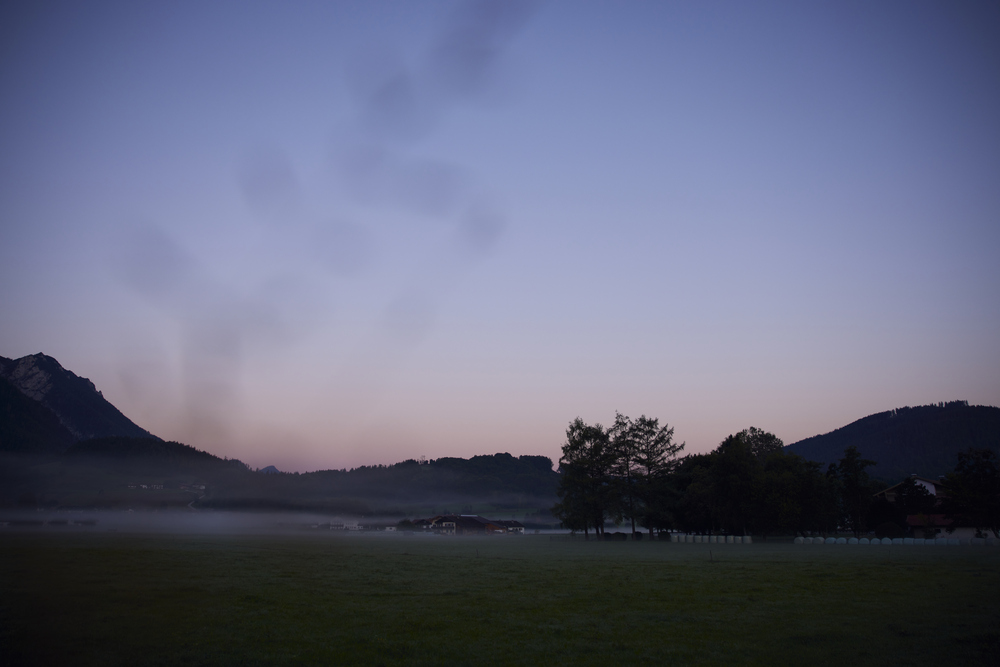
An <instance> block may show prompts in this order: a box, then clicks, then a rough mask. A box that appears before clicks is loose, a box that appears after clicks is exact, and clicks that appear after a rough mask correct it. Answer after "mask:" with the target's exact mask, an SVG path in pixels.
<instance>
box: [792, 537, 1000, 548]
mask: <svg viewBox="0 0 1000 667" xmlns="http://www.w3.org/2000/svg"><path fill="white" fill-rule="evenodd" d="M795 543H796V544H907V545H910V544H916V545H926V544H935V545H938V546H962V545H972V546H991V547H995V546H1000V540H998V539H997V538H995V537H988V538H982V537H973V538H969V539H962V538H958V537H935V538H927V539H924V538H922V537H893V538H889V537H883V538H882V539H879V538H877V537H873V538H871V539H870V540H869V539H868V538H867V537H862V538H860V539H859V538H857V537H850V538H847V537H796V538H795Z"/></svg>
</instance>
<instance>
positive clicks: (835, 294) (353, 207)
mask: <svg viewBox="0 0 1000 667" xmlns="http://www.w3.org/2000/svg"><path fill="white" fill-rule="evenodd" d="M0 12H2V13H0V313H2V315H0V341H2V343H3V344H2V348H3V349H0V354H3V355H4V356H8V357H12V356H13V357H17V356H21V355H24V354H30V353H34V352H38V351H44V352H45V353H47V354H51V355H53V356H55V357H56V358H57V359H59V360H60V361H61V362H63V364H64V365H66V366H67V367H69V368H71V369H72V370H74V371H75V372H77V373H78V374H81V375H85V376H88V377H90V378H91V379H93V380H94V381H95V382H96V383H97V384H98V386H99V387H100V388H101V389H103V390H104V393H105V396H107V397H108V398H109V399H111V400H112V402H114V403H115V404H116V405H117V406H119V407H120V408H121V409H122V410H123V411H124V412H125V413H126V414H127V415H129V416H130V417H132V418H133V419H134V420H135V421H137V422H139V423H140V424H141V425H143V426H144V427H146V428H149V429H150V430H151V431H153V432H155V433H157V434H158V435H161V436H162V437H167V438H171V439H177V440H182V441H184V442H188V443H190V444H193V445H196V446H199V447H201V448H205V449H208V450H210V451H213V452H215V453H217V454H220V455H222V454H225V455H229V456H236V457H239V458H241V459H243V460H245V461H247V462H249V463H251V464H253V465H260V466H262V465H267V464H271V463H274V464H277V465H278V466H279V467H283V468H291V469H302V470H304V469H315V468H325V467H342V466H352V465H357V464H361V463H388V462H392V461H396V460H399V459H402V458H407V457H416V456H419V455H421V454H423V455H427V456H429V457H437V456H443V455H459V456H470V455H473V454H479V453H492V452H494V451H510V452H511V453H514V454H522V453H544V454H546V455H549V456H553V457H554V458H555V457H557V456H558V451H559V445H560V442H561V440H562V437H563V432H564V430H565V426H566V424H567V423H568V422H569V421H570V420H571V419H573V418H574V417H576V416H577V415H579V416H581V417H583V418H584V419H585V420H587V421H603V422H610V421H612V420H613V417H614V411H615V410H620V411H621V412H623V413H626V414H629V415H632V416H638V415H639V414H641V413H645V414H648V415H651V416H657V417H659V418H660V419H661V420H664V421H667V422H669V423H670V424H671V425H673V426H675V427H676V436H677V438H678V439H680V440H686V441H687V442H688V448H689V450H691V451H707V450H708V449H711V448H712V447H714V446H715V445H716V444H717V443H718V442H719V441H720V440H721V439H722V438H724V437H725V436H726V435H728V434H729V433H732V432H735V431H738V430H741V429H743V428H746V427H748V426H751V425H755V426H759V427H761V428H765V429H767V430H770V431H773V432H775V433H776V434H778V435H779V436H780V437H782V438H784V439H785V441H786V442H792V441H794V440H797V439H800V438H803V437H807V436H810V435H814V434H816V433H821V432H826V431H829V430H831V429H833V428H837V427H839V426H842V425H844V424H845V423H847V422H849V421H852V420H853V419H856V418H859V417H862V416H865V415H867V414H870V413H873V412H878V411H881V410H886V409H890V408H893V407H897V406H902V405H915V404H923V403H930V402H937V401H942V400H954V399H965V400H969V401H970V402H971V403H983V404H991V405H997V404H1000V352H998V347H997V341H1000V298H998V297H1000V289H998V287H1000V261H998V259H997V258H998V257H1000V122H998V120H997V119H1000V9H998V7H997V5H996V4H995V3H919V2H881V3H845V2H837V3H793V2H788V3H745V2H720V3H711V2H705V3H703V2H699V3H681V2H677V3H670V2H655V3H654V2H650V3H641V2H635V3H612V2H607V3H597V2H586V3H585V2H573V3H569V2H562V3H560V2H555V3H542V4H532V3H525V4H522V3H515V2H504V3H500V4H492V3H486V4H479V3H464V4H457V3H446V2H438V3H409V2H400V3H378V4H373V3H363V2H355V3H305V2H299V3H270V4H266V3H257V4H250V3H204V2H191V3H183V2H181V3H136V2H123V3H101V2H94V3H85V4H84V3H71V2H65V3H37V2H32V3H17V2H15V3H6V4H5V5H4V6H3V8H2V9H0Z"/></svg>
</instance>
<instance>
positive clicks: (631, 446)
mask: <svg viewBox="0 0 1000 667" xmlns="http://www.w3.org/2000/svg"><path fill="white" fill-rule="evenodd" d="M608 437H609V438H610V442H611V451H612V460H613V463H612V473H613V475H614V484H615V489H616V493H615V500H616V501H617V502H616V503H615V504H614V512H615V515H616V519H619V520H620V517H622V516H625V517H627V518H628V520H629V521H630V522H631V524H632V537H633V539H634V538H635V520H636V516H637V514H638V513H639V507H638V504H639V502H640V499H639V493H638V488H637V479H638V476H639V463H638V454H639V452H638V443H637V442H636V441H635V426H634V425H633V423H632V420H631V419H629V418H628V417H626V416H625V415H623V414H622V413H620V412H615V423H614V424H613V425H612V426H611V428H610V429H609V430H608Z"/></svg>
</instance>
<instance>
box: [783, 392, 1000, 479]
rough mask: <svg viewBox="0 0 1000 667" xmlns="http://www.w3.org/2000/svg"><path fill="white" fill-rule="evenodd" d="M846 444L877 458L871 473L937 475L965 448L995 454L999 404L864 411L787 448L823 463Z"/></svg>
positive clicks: (999, 433) (998, 445)
mask: <svg viewBox="0 0 1000 667" xmlns="http://www.w3.org/2000/svg"><path fill="white" fill-rule="evenodd" d="M851 445H853V446H855V447H857V448H858V451H860V452H861V454H862V456H864V458H867V459H871V460H873V461H876V462H877V465H876V466H874V467H873V468H870V469H869V471H870V474H871V475H872V476H873V477H878V478H880V479H883V480H885V481H887V482H896V481H899V480H900V479H903V478H904V477H907V476H909V475H911V474H913V473H916V474H918V475H921V476H924V477H932V478H933V477H938V476H940V475H945V474H947V473H949V472H951V471H952V470H953V469H954V468H955V463H956V454H958V452H960V451H962V450H964V449H967V448H969V447H977V448H987V449H992V450H993V451H995V452H997V453H998V454H1000V408H996V407H992V406H985V405H971V406H970V405H969V404H968V403H967V402H966V401H951V402H949V403H938V404H937V405H922V406H919V407H912V408H911V407H904V408H897V409H895V410H889V411H887V412H880V413H878V414H874V415H869V416H868V417H865V418H864V419H859V420H858V421H856V422H852V423H850V424H848V425H847V426H844V427H842V428H838V429H837V430H836V431H831V432H830V433H826V434H824V435H816V436H813V437H811V438H806V439H805V440H800V441H799V442H795V443H792V444H790V445H788V446H787V447H786V450H787V451H790V452H793V453H795V454H798V455H800V456H802V457H804V458H807V459H810V460H812V461H819V462H820V463H822V464H823V465H824V466H826V465H827V464H829V463H833V462H836V461H837V460H839V459H840V458H841V457H842V456H843V455H844V450H845V449H846V448H847V447H850V446H851Z"/></svg>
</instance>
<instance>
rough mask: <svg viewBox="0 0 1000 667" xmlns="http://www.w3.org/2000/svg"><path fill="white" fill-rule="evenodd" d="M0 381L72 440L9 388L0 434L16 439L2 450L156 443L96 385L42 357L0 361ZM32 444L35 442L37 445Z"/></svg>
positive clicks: (4, 442)
mask: <svg viewBox="0 0 1000 667" xmlns="http://www.w3.org/2000/svg"><path fill="white" fill-rule="evenodd" d="M0 378H2V379H3V380H5V381H6V383H7V384H9V385H10V386H11V387H13V388H15V389H16V390H18V391H19V392H20V393H21V394H22V395H23V396H25V397H27V398H29V399H32V400H33V401H34V402H35V403H36V405H37V406H41V407H42V408H43V409H47V410H48V411H49V412H51V414H52V415H53V416H54V417H55V419H56V420H57V421H58V423H59V424H60V425H61V426H62V427H63V429H65V431H67V432H68V433H69V434H70V435H71V436H72V440H70V441H69V442H67V441H66V438H65V434H64V433H61V432H58V429H55V428H54V427H53V426H52V424H51V419H49V418H47V417H45V416H44V415H43V414H42V413H41V412H40V411H39V410H38V409H37V408H35V407H30V405H29V404H27V403H24V402H23V401H19V400H17V399H16V398H15V397H12V396H11V395H10V392H9V390H7V388H6V386H5V389H4V391H5V392H6V393H4V394H3V397H4V398H3V400H4V403H3V406H4V409H5V410H7V412H4V413H3V414H2V415H0V416H2V418H3V423H2V425H0V433H3V434H5V435H7V436H8V438H13V439H12V440H10V439H8V440H0V450H3V451H15V450H17V451H27V450H28V449H31V450H33V451H63V450H65V449H66V448H67V447H68V446H69V444H70V443H71V442H72V441H78V440H89V439H91V438H106V437H116V436H117V437H128V438H153V439H156V436H154V435H151V434H150V433H149V431H146V430H145V429H143V428H141V427H139V426H137V425H136V424H134V423H133V422H132V421H131V420H130V419H129V418H128V417H126V416H125V415H123V414H122V413H121V412H119V410H118V408H116V407H115V406H113V405H111V403H109V402H108V401H107V400H105V398H104V396H103V395H102V394H101V392H100V391H98V390H97V387H95V386H94V383H93V382H91V381H90V380H88V379H87V378H82V377H79V376H77V375H76V374H74V373H72V372H71V371H68V370H66V369H65V368H63V367H62V366H61V365H60V364H59V362H58V361H56V360H55V359H53V358H52V357H50V356H47V355H44V354H41V353H39V354H32V355H28V356H26V357H21V358H20V359H7V358H6V357H0ZM31 443H34V444H33V445H32V444H31Z"/></svg>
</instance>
